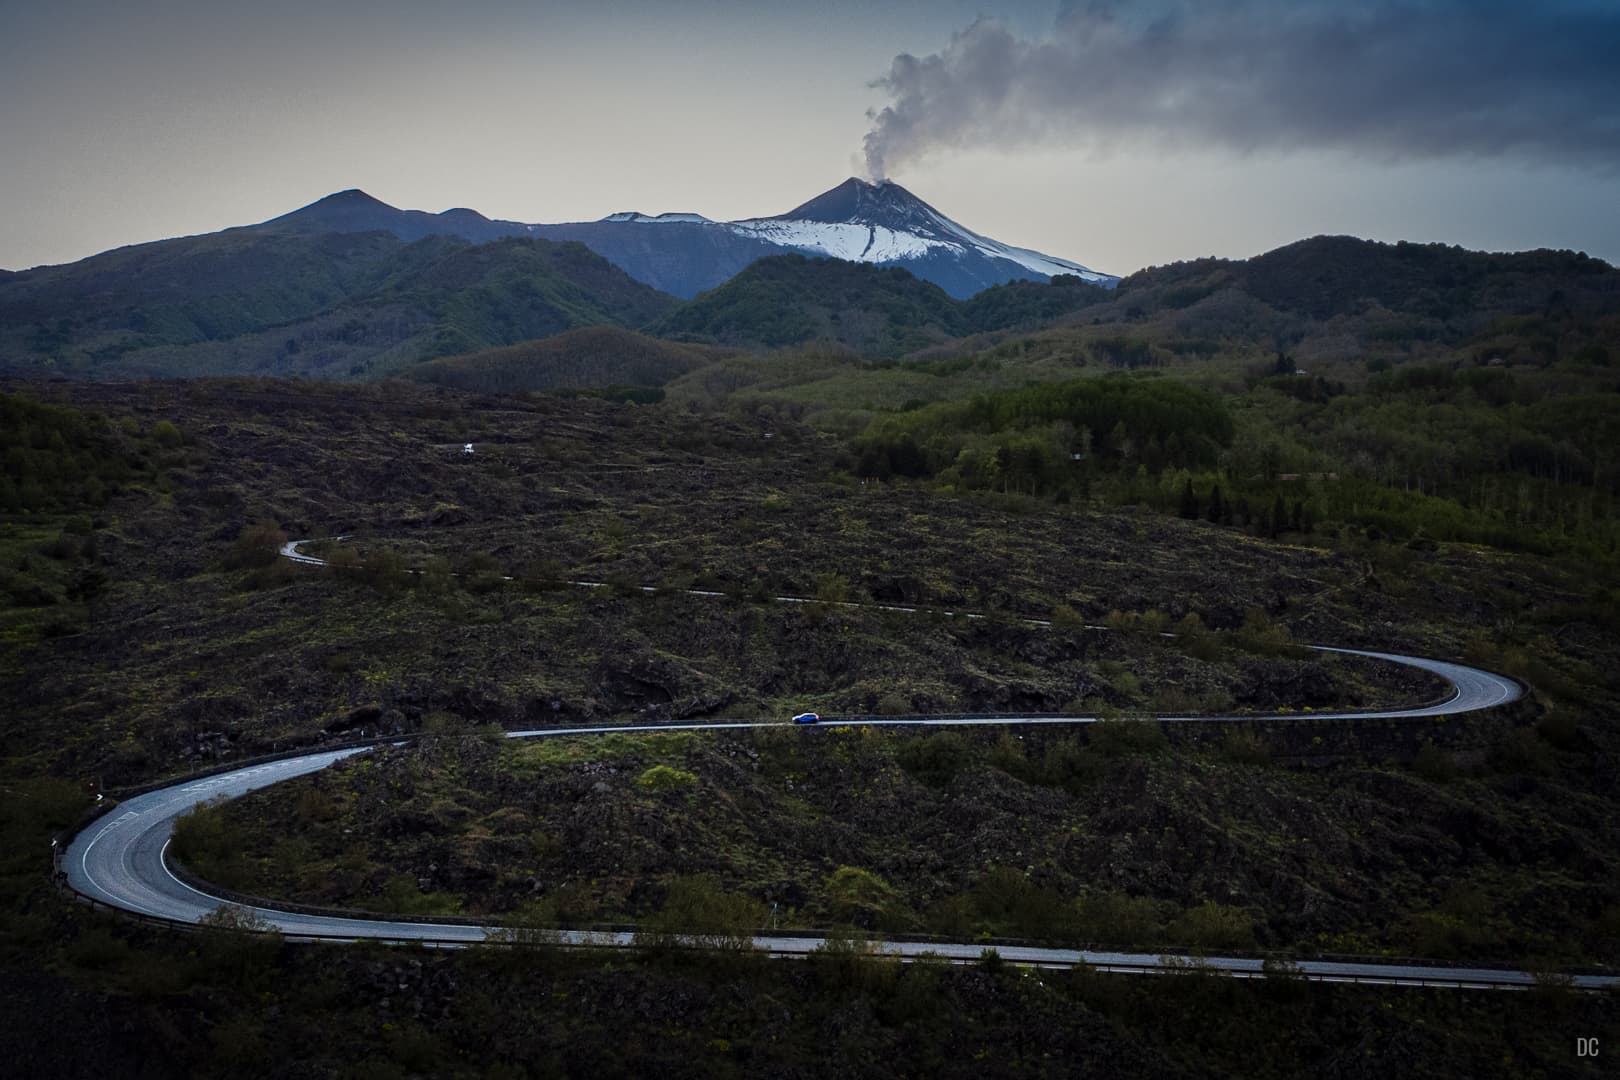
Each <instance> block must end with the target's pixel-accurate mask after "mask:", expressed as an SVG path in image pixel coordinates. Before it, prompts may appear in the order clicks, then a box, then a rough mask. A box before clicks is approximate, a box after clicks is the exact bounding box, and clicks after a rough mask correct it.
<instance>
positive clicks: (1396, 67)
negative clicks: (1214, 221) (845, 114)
mask: <svg viewBox="0 0 1620 1080" xmlns="http://www.w3.org/2000/svg"><path fill="white" fill-rule="evenodd" d="M1617 57H1620V10H1616V8H1615V7H1614V6H1613V5H1612V4H1611V5H1604V6H1594V5H1590V4H1588V5H1580V4H1574V3H1562V4H1560V3H1557V2H1534V3H1530V2H1517V0H1515V2H1504V0H1371V2H1367V3H1359V4H1355V5H1342V6H1341V5H1329V4H1319V3H1309V2H1297V0H1296V2H1289V0H1161V2H1155V3H1125V2H1120V0H1080V2H1069V3H1066V4H1064V5H1063V7H1062V10H1060V12H1059V14H1058V18H1057V21H1056V24H1055V26H1054V27H1053V30H1052V33H1051V34H1050V35H1049V36H1046V37H1043V38H1040V39H1034V40H1032V39H1028V38H1021V37H1019V36H1017V35H1016V34H1015V33H1014V32H1013V31H1012V30H1011V29H1010V28H1009V27H1007V26H1006V25H1004V24H1002V23H1000V22H997V21H995V20H988V19H981V20H979V21H978V22H975V23H973V24H972V25H971V26H969V27H968V28H967V29H965V30H963V31H961V32H960V33H958V34H956V35H955V36H954V37H953V38H952V39H951V42H950V44H949V45H948V46H947V47H946V48H945V49H943V50H941V51H940V52H938V53H935V54H933V55H930V56H925V57H922V58H918V57H914V56H910V55H904V54H903V55H900V56H897V57H895V59H894V63H893V66H892V67H891V68H890V71H889V73H888V74H887V75H886V76H884V77H883V78H881V79H879V80H877V81H876V82H875V83H873V85H874V86H875V87H878V88H881V89H883V90H884V91H886V92H887V93H888V95H889V97H890V104H888V105H887V106H886V107H884V108H882V109H881V110H878V111H876V112H874V113H872V114H870V115H871V119H872V129H871V131H870V132H869V133H868V134H867V136H866V140H865V151H866V161H867V168H868V171H869V172H870V173H871V175H872V176H873V177H874V178H880V177H883V176H885V175H887V174H888V172H890V171H891V170H893V169H896V168H899V167H903V166H904V165H905V164H907V163H908V162H911V161H915V160H916V159H918V158H920V157H922V156H924V155H927V154H929V153H930V152H933V151H936V150H941V149H952V148H974V147H993V148H1001V149H1013V148H1019V147H1027V146H1038V145H1061V146H1073V147H1081V148H1089V149H1093V150H1097V151H1103V152H1105V151H1108V150H1110V149H1112V148H1114V147H1116V146H1120V145H1125V144H1129V145H1132V146H1140V145H1143V144H1158V145H1167V146H1178V145H1186V146H1217V147H1224V148H1229V149H1234V150H1238V151H1254V150H1284V151H1286V150H1301V149H1341V150H1346V151H1350V152H1353V153H1357V154H1360V155H1363V156H1366V157H1371V158H1374V159H1380V160H1389V161H1395V160H1402V159H1413V158H1442V157H1469V156H1479V157H1507V156H1511V157H1515V158H1520V159H1524V160H1531V161H1545V162H1553V163H1560V164H1574V165H1578V166H1583V167H1589V168H1599V169H1605V170H1608V169H1613V168H1615V167H1616V166H1617V165H1620V62H1617V61H1616V58H1617Z"/></svg>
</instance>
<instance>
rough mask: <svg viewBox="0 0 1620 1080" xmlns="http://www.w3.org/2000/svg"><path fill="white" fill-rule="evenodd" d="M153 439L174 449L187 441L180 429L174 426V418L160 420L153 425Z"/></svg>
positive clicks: (165, 446)
mask: <svg viewBox="0 0 1620 1080" xmlns="http://www.w3.org/2000/svg"><path fill="white" fill-rule="evenodd" d="M152 441H153V442H155V443H157V444H158V445H159V446H161V447H163V448H164V449H166V450H173V449H174V448H175V447H177V446H179V445H180V444H181V443H183V442H185V436H184V435H182V434H180V429H179V428H177V427H175V426H174V422H173V421H172V420H159V421H158V422H157V423H155V424H153V425H152Z"/></svg>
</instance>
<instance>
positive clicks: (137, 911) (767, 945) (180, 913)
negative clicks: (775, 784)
mask: <svg viewBox="0 0 1620 1080" xmlns="http://www.w3.org/2000/svg"><path fill="white" fill-rule="evenodd" d="M303 542H305V541H294V542H292V543H289V544H288V545H287V546H286V547H285V548H284V549H283V551H282V554H283V555H285V556H286V557H288V558H290V559H293V560H295V561H298V562H302V563H306V564H312V565H320V564H321V562H322V561H321V560H320V559H318V558H316V557H315V556H311V555H304V554H302V553H301V552H299V551H298V544H299V543H303ZM578 584H581V585H585V586H594V585H595V584H596V583H594V582H590V583H586V582H581V583H578ZM784 599H794V598H784ZM1313 647H1315V648H1319V649H1321V650H1322V651H1324V652H1335V653H1344V654H1349V655H1354V656H1365V657H1372V658H1375V659H1380V660H1386V661H1389V662H1391V663H1396V664H1405V665H1407V666H1410V667H1415V668H1420V669H1422V670H1424V671H1429V672H1432V673H1434V674H1436V675H1438V676H1440V677H1441V678H1443V679H1445V680H1446V681H1447V682H1449V683H1450V684H1451V686H1452V687H1453V693H1452V694H1451V696H1450V697H1448V698H1447V699H1446V700H1445V701H1444V702H1441V703H1437V704H1431V705H1424V706H1418V707H1413V708H1406V709H1380V710H1370V711H1361V712H1337V713H1335V712H1317V713H1312V714H1311V715H1312V716H1313V717H1315V718H1322V719H1331V718H1340V719H1405V718H1418V717H1428V716H1440V715H1455V714H1458V713H1467V712H1475V711H1478V710H1480V709H1489V708H1492V707H1494V706H1497V705H1502V704H1506V703H1508V702H1511V701H1514V700H1516V699H1517V698H1519V697H1520V696H1521V695H1522V694H1523V689H1522V688H1521V687H1520V685H1519V684H1518V683H1517V682H1515V681H1514V680H1512V679H1509V678H1505V677H1503V676H1500V675H1495V674H1492V673H1491V672H1488V671H1482V670H1480V669H1478V668H1472V667H1467V666H1465V665H1462V664H1453V663H1448V662H1446V661H1441V660H1430V659H1426V658H1423V657H1415V656H1403V655H1400V654H1398V653H1381V652H1368V651H1364V650H1360V649H1340V648H1331V647H1327V646H1313ZM1290 715H1297V714H1290ZM1159 719H1160V720H1161V721H1162V722H1166V723H1204V722H1219V721H1229V720H1254V719H1256V716H1255V714H1244V715H1242V716H1170V717H1160V718H1159ZM1094 720H1095V718H1092V717H1050V716H950V717H859V718H849V719H836V718H829V719H828V720H825V721H823V723H824V724H828V725H870V726H883V727H949V726H960V725H978V726H983V725H1033V724H1084V723H1091V722H1093V721H1094ZM781 726H784V724H783V722H782V721H775V720H773V721H737V722H725V723H681V724H656V725H649V724H631V725H619V726H614V727H587V728H548V729H544V730H537V731H513V732H508V733H507V735H508V737H509V738H514V739H532V738H557V737H561V736H570V735H573V736H580V735H604V734H609V733H613V732H645V731H727V730H737V729H751V728H765V727H781ZM368 749H369V748H368V747H360V748H351V749H344V750H328V751H322V752H318V753H310V754H304V755H301V756H298V757H290V758H284V759H281V760H278V761H273V762H267V763H263V764H257V765H251V766H247V767H244V768H241V769H237V770H234V771H231V772H225V773H220V774H217V775H214V776H210V777H206V778H202V779H193V780H187V781H182V782H177V783H175V784H173V785H171V786H168V787H164V788H160V789H158V790H155V791H151V792H148V793H146V794H144V795H138V796H136V797H134V798H131V799H128V800H126V801H124V802H122V803H120V804H119V805H118V806H116V807H114V808H113V809H112V810H111V811H109V812H108V813H106V814H105V815H103V816H102V817H101V818H99V819H97V820H96V821H94V822H93V823H92V824H91V825H89V826H88V827H87V828H85V829H84V830H82V831H81V832H80V833H79V834H78V835H77V836H75V837H74V838H73V839H72V841H71V842H70V843H69V844H68V845H67V846H66V849H65V850H64V851H63V852H62V854H61V859H60V869H61V871H62V873H63V874H64V875H65V878H66V881H67V884H68V885H69V886H71V888H72V889H73V890H74V891H75V892H77V893H78V894H79V895H80V896H81V897H83V898H86V899H88V900H91V901H95V902H97V903H100V904H105V905H107V906H109V907H112V908H115V909H118V910H120V911H124V912H128V913H131V914H134V915H137V916H144V917H147V918H154V919H160V920H166V921H170V922H173V923H179V924H195V923H196V922H198V921H199V920H200V919H201V918H203V917H204V916H205V915H208V914H210V913H211V912H213V911H215V910H216V909H218V908H219V907H220V905H221V904H222V903H225V902H226V901H225V900H223V899H222V898H221V897H218V896H214V895H210V894H209V893H207V892H204V891H200V890H199V889H197V888H194V887H193V886H191V885H189V884H187V883H185V882H183V881H181V880H180V879H179V878H178V877H176V876H175V874H174V873H173V872H172V871H171V870H170V868H169V866H168V863H167V861H166V854H167V851H168V847H169V841H170V837H171V834H172V833H173V831H174V823H175V819H176V818H177V817H179V816H180V815H181V814H183V813H185V812H186V811H188V810H190V809H191V808H192V807H194V806H196V805H198V804H199V803H202V802H205V801H207V800H210V799H217V798H226V799H229V798H235V797H237V796H240V795H244V794H246V793H248V792H250V791H253V790H255V789H258V788H262V787H266V786H268V785H270V784H276V783H280V782H282V781H284V780H290V779H292V778H294V777H297V776H303V775H306V774H308V773H312V772H316V771H318V770H320V769H324V768H326V767H327V766H329V765H331V764H332V763H334V762H336V761H339V760H341V759H343V758H345V757H348V756H350V755H352V754H358V753H365V752H367V750H368ZM248 910H250V911H251V912H252V913H253V914H254V915H256V916H257V917H258V918H260V919H262V920H263V921H264V922H265V923H267V924H269V925H270V926H272V927H274V928H275V929H277V930H279V931H280V932H281V933H282V934H284V935H286V936H287V937H288V938H289V939H293V940H322V939H332V940H339V941H357V940H361V939H372V940H380V941H389V942H422V943H426V944H431V945H436V946H443V947H461V946H467V945H475V944H481V943H483V942H485V941H486V940H487V939H488V935H489V934H490V933H491V932H492V931H495V930H498V929H499V928H498V927H494V926H474V925H466V924H452V923H425V922H402V921H395V920H390V919H385V918H384V919H364V918H342V917H337V916H325V915H310V914H301V913H296V912H291V911H284V910H278V909H275V908H270V907H254V908H250V909H248ZM556 940H557V943H558V944H562V945H595V946H617V947H626V946H629V945H630V944H631V935H630V934H628V933H591V932H579V931H564V932H560V933H559V934H558V935H557V938H556ZM822 944H823V939H822V938H821V937H819V936H813V935H806V936H788V935H761V936H759V937H756V938H755V939H754V945H755V947H756V948H757V949H759V950H761V951H762V952H765V953H768V954H769V955H772V956H788V957H794V956H799V957H802V956H805V955H807V954H809V953H810V952H812V951H814V950H815V949H817V948H819V947H820V946H821V945H822ZM872 945H873V947H874V948H876V949H879V950H881V951H882V952H884V953H887V954H890V955H893V956H896V957H899V958H901V959H914V958H917V957H920V956H923V955H925V954H930V955H933V956H937V957H941V958H943V959H945V960H948V961H951V962H956V963H972V962H976V961H977V960H978V959H979V957H980V954H981V952H982V950H983V948H984V946H983V945H982V944H978V943H965V942H964V943H939V942H929V943H921V942H907V941H878V942H873V943H872ZM997 952H998V953H999V954H1000V955H1001V957H1002V958H1003V959H1004V960H1006V961H1009V962H1013V963H1019V964H1032V965H1037V966H1042V967H1054V968H1069V967H1074V966H1076V965H1079V964H1082V963H1084V964H1087V965H1090V966H1092V967H1093V968H1096V969H1097V970H1102V971H1121V972H1136V973H1142V974H1166V973H1171V972H1174V971H1177V970H1179V969H1181V968H1183V967H1185V966H1186V965H1189V964H1198V965H1203V966H1205V967H1207V968H1208V969H1211V970H1213V971H1217V972H1220V973H1223V974H1227V975H1231V976H1235V977H1239V978H1255V977H1261V976H1263V975H1264V974H1265V973H1264V971H1263V969H1262V961H1261V960H1259V959H1256V958H1253V957H1235V956H1234V957H1219V956H1217V957H1197V958H1194V957H1191V956H1161V955H1157V954H1152V953H1123V952H1098V951H1088V950H1077V949H1054V948H1039V947H1033V946H1000V947H998V948H997ZM1295 970H1296V972H1297V974H1298V975H1300V976H1302V977H1304V978H1306V979H1311V980H1316V981H1323V982H1361V983H1376V984H1383V985H1395V986H1432V987H1457V988H1479V989H1507V990H1511V989H1525V988H1527V987H1530V986H1533V985H1535V984H1536V977H1535V976H1534V975H1532V974H1531V973H1529V972H1525V971H1518V970H1513V969H1496V968H1457V967H1437V966H1425V965H1417V964H1394V963H1348V962H1336V961H1325V960H1301V961H1298V962H1297V963H1296V964H1295ZM1571 985H1573V986H1574V987H1575V988H1577V989H1583V990H1603V989H1609V988H1613V987H1616V986H1617V985H1620V978H1617V977H1615V976H1609V975H1576V976H1573V977H1571Z"/></svg>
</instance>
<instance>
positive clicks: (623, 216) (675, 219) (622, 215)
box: [602, 210, 714, 225]
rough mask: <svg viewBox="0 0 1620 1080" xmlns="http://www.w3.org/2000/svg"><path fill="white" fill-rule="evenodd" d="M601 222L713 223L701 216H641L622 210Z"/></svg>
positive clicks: (632, 211)
mask: <svg viewBox="0 0 1620 1080" xmlns="http://www.w3.org/2000/svg"><path fill="white" fill-rule="evenodd" d="M602 220H603V221H634V222H639V223H641V224H645V225H672V224H680V223H682V222H685V223H688V224H692V225H713V224H714V222H713V221H712V220H710V219H709V218H706V217H704V216H703V215H702V214H643V213H641V212H639V211H636V210H623V211H620V212H619V213H617V214H609V215H608V216H607V217H605V218H603V219H602Z"/></svg>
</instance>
